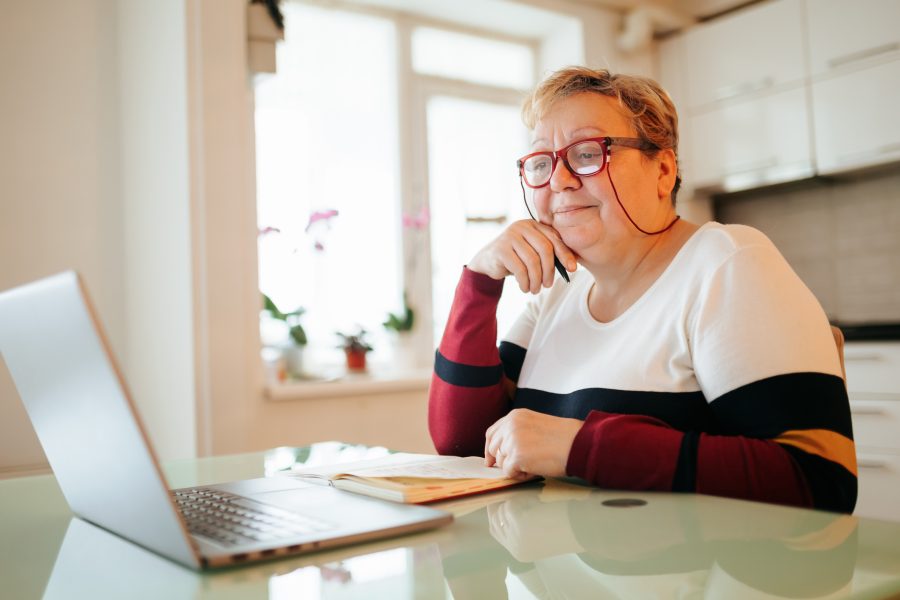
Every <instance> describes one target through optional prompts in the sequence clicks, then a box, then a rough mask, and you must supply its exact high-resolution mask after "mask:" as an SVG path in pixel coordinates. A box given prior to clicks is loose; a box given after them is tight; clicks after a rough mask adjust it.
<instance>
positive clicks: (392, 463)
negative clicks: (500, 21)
mask: <svg viewBox="0 0 900 600" xmlns="http://www.w3.org/2000/svg"><path fill="white" fill-rule="evenodd" d="M290 475H292V476H295V477H310V476H317V477H328V478H329V479H335V478H337V477H340V476H342V475H356V476H357V477H419V478H425V479H505V476H504V475H503V471H501V470H500V469H498V468H496V467H485V466H484V459H483V458H481V457H480V456H467V457H464V458H463V457H459V456H438V455H433V454H391V455H389V456H386V457H384V458H377V459H373V460H364V461H359V462H355V463H345V464H343V465H329V466H322V467H312V468H306V469H304V468H302V467H301V468H296V467H295V468H294V469H293V470H292V472H291V473H290Z"/></svg>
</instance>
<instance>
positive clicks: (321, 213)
mask: <svg viewBox="0 0 900 600" xmlns="http://www.w3.org/2000/svg"><path fill="white" fill-rule="evenodd" d="M336 216H338V211H336V210H334V209H333V208H329V209H326V210H314V211H313V212H311V213H310V214H309V222H308V223H307V224H306V229H305V231H306V232H309V228H310V227H312V226H313V225H315V224H316V223H318V222H319V221H324V222H325V223H326V224H327V223H328V222H329V221H330V220H331V219H333V218H334V217H336Z"/></svg>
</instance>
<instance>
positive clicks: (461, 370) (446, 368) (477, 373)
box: [434, 351, 503, 387]
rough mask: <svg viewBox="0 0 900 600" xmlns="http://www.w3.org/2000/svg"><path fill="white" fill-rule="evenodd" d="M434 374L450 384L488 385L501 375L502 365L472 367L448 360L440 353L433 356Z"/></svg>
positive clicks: (466, 385)
mask: <svg viewBox="0 0 900 600" xmlns="http://www.w3.org/2000/svg"><path fill="white" fill-rule="evenodd" d="M434 372H435V374H436V375H437V376H438V377H439V378H440V379H442V380H443V381H446V382H447V383H449V384H452V385H458V386H461V387H490V386H492V385H497V384H498V383H500V380H501V379H502V377H503V367H502V365H499V364H498V365H494V366H490V367H474V366H472V365H464V364H462V363H457V362H453V361H452V360H448V359H447V358H445V357H444V355H442V354H441V353H440V351H437V352H435V356H434Z"/></svg>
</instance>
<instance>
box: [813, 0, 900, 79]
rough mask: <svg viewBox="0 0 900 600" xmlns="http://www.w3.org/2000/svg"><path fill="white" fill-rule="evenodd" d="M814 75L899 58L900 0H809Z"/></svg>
mask: <svg viewBox="0 0 900 600" xmlns="http://www.w3.org/2000/svg"><path fill="white" fill-rule="evenodd" d="M806 13H807V23H808V30H809V58H810V71H811V73H812V75H813V76H817V75H822V74H825V73H829V72H834V71H839V70H841V69H847V68H854V67H859V66H865V65H867V64H871V63H872V62H874V61H878V60H883V59H886V58H887V59H889V58H891V57H897V58H900V2H898V1H897V0H855V1H854V2H847V0H808V2H807V8H806Z"/></svg>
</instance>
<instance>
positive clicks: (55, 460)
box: [0, 271, 199, 566]
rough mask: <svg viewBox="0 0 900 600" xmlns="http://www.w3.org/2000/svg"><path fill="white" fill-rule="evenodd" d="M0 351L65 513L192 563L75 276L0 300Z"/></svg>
mask: <svg viewBox="0 0 900 600" xmlns="http://www.w3.org/2000/svg"><path fill="white" fill-rule="evenodd" d="M0 353H2V355H3V359H4V360H5V361H6V365H7V367H8V368H9V371H10V373H11V374H12V378H13V380H14V381H15V384H16V388H17V389H18V391H19V395H20V396H21V398H22V402H23V403H24V404H25V409H26V410H27V411H28V416H29V417H30V418H31V422H32V424H33V425H34V429H35V431H36V432H37V435H38V438H39V439H40V442H41V445H42V446H43V448H44V453H45V454H46V456H47V460H48V461H49V462H50V466H51V467H52V469H53V472H54V474H55V475H56V479H57V481H58V483H59V486H60V488H61V489H62V492H63V494H64V495H65V497H66V500H67V501H68V503H69V506H70V507H71V509H72V511H73V512H74V513H75V514H77V515H78V516H80V517H82V518H84V519H86V520H88V521H92V522H93V523H96V524H98V525H100V526H102V527H104V528H106V529H109V530H110V531H113V532H115V533H118V534H119V535H121V536H123V537H125V538H128V539H130V540H132V541H134V542H136V543H138V544H141V545H142V546H144V547H146V548H149V549H151V550H154V551H156V552H159V553H160V554H163V555H165V556H169V557H170V558H172V559H174V560H177V561H178V562H181V563H183V564H187V565H194V566H197V565H199V560H198V557H197V555H196V552H195V551H194V548H193V547H192V545H191V543H190V542H189V538H188V535H187V532H186V531H185V530H184V527H183V525H182V522H181V520H180V518H179V517H178V515H177V514H176V512H175V508H174V506H173V504H172V501H171V499H170V497H169V492H168V491H167V486H166V484H165V480H164V478H163V475H162V473H161V471H160V469H159V465H158V463H157V460H156V457H155V456H154V454H153V451H152V449H151V447H150V444H149V442H148V439H147V435H146V433H145V431H144V428H143V427H142V425H141V423H140V421H139V419H138V416H137V413H136V411H135V410H134V407H133V405H132V401H131V399H130V397H129V394H128V391H127V389H126V386H125V382H124V379H123V378H122V376H121V374H120V373H119V371H118V367H117V366H116V363H115V360H114V358H113V356H112V353H111V352H110V350H109V347H108V344H107V341H106V340H105V339H104V337H103V333H102V327H101V326H100V323H99V320H98V319H97V316H96V314H95V312H94V311H93V310H92V307H91V303H90V300H89V298H88V296H87V293H86V291H85V289H84V287H83V286H82V284H81V281H80V279H79V277H78V275H77V274H76V273H75V272H74V271H67V272H64V273H60V274H59V275H54V276H52V277H48V278H47V279H42V280H40V281H37V282H34V283H31V284H28V285H25V286H22V287H19V288H15V289H12V290H9V291H7V292H3V293H0Z"/></svg>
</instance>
